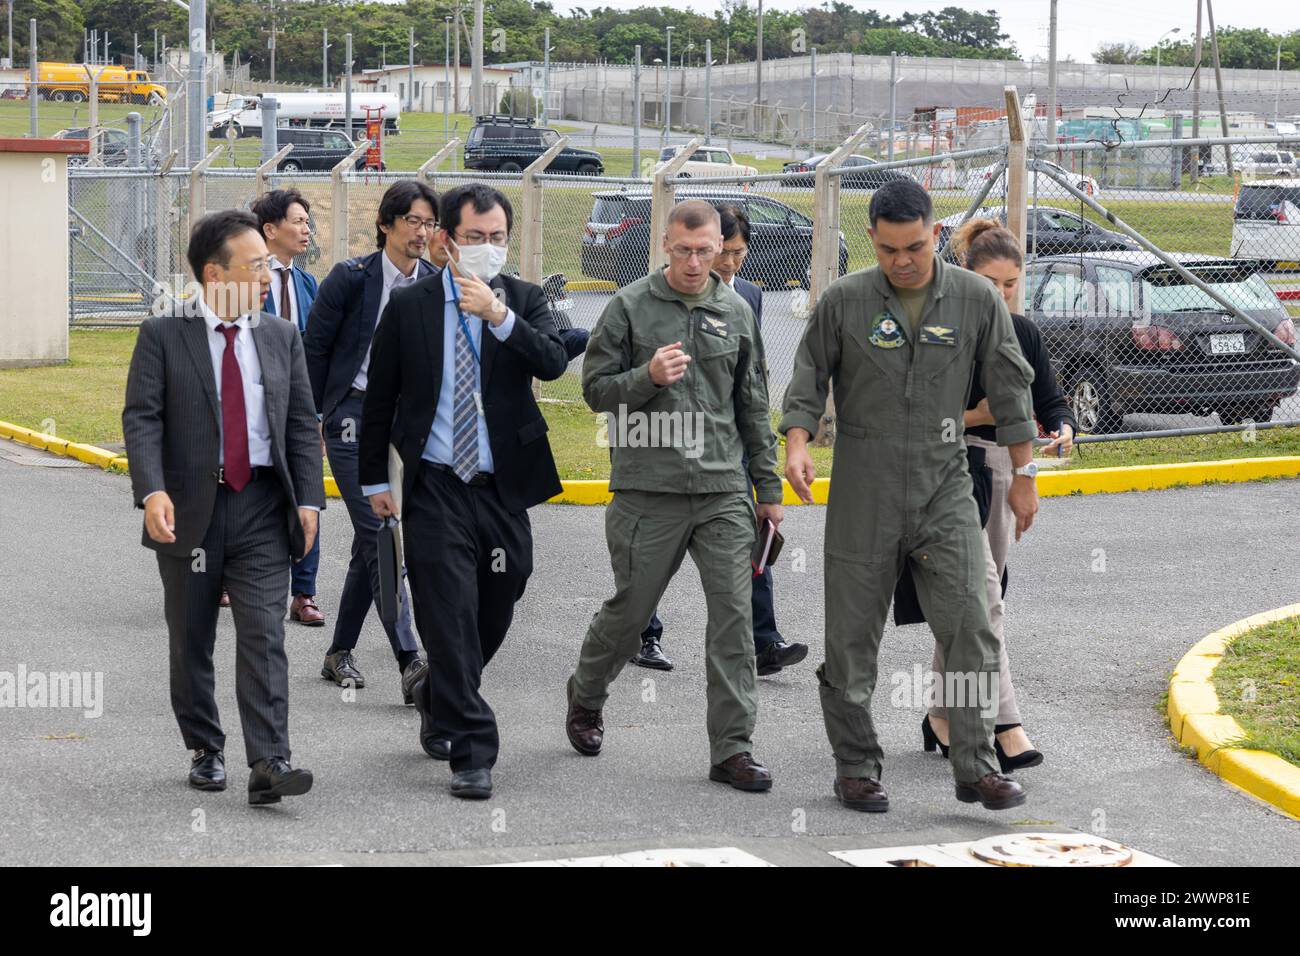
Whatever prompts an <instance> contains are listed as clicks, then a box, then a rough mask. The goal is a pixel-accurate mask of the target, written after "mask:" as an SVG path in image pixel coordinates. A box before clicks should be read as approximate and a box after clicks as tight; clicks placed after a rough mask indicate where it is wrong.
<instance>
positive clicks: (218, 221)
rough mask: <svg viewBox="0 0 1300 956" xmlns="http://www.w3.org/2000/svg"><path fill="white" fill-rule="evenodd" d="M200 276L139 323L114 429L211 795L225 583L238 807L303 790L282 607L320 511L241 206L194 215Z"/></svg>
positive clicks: (188, 727)
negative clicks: (240, 757)
mask: <svg viewBox="0 0 1300 956" xmlns="http://www.w3.org/2000/svg"><path fill="white" fill-rule="evenodd" d="M187 255H188V258H189V262H190V267H191V269H193V271H194V276H195V278H196V279H197V280H198V282H199V283H201V285H200V286H195V287H192V288H193V289H194V295H192V296H191V297H190V298H189V299H188V301H187V302H186V304H185V306H184V307H182V309H181V310H180V312H179V314H175V315H166V316H155V317H153V318H149V319H146V320H145V321H144V323H143V324H142V325H141V326H140V333H139V338H138V339H137V340H136V346H135V352H134V354H133V355H132V356H131V368H130V371H129V373H128V374H127V382H126V402H125V407H124V408H123V409H122V431H123V434H124V435H125V436H126V452H127V458H128V459H129V461H130V467H131V487H132V492H133V494H134V498H135V504H136V507H138V508H143V509H144V512H145V518H144V535H143V543H144V545H145V547H147V548H150V549H152V550H153V551H155V552H157V556H158V570H159V573H160V574H161V576H162V582H163V597H164V608H165V615H166V618H167V632H168V636H169V641H170V654H171V699H172V710H173V711H174V712H175V714H176V719H177V722H178V723H179V724H180V729H181V736H182V738H183V739H184V741H185V746H186V747H188V748H189V749H191V750H193V751H194V757H193V759H192V761H191V766H190V775H189V783H190V786H191V787H194V788H196V789H199V790H224V789H225V788H226V772H225V756H224V749H225V741H226V737H225V733H224V732H223V731H222V729H221V723H220V719H219V717H218V714H217V704H216V699H215V696H214V674H213V661H212V654H213V647H214V644H215V642H216V625H217V615H218V607H217V602H218V598H219V597H220V595H221V590H222V585H223V582H224V585H225V588H226V590H227V591H228V592H229V594H230V603H231V609H232V611H233V613H234V621H235V634H236V650H235V654H236V657H235V693H236V697H237V699H238V701H239V719H240V723H241V724H242V726H243V730H244V747H245V749H246V751H247V757H248V764H249V766H250V767H251V768H252V773H251V775H250V777H249V781H248V801H249V803H251V804H254V805H257V804H267V803H278V802H279V801H280V798H281V797H284V796H293V795H297V794H303V793H306V792H307V791H308V790H309V789H311V785H312V776H311V772H310V771H309V770H303V769H301V768H300V769H297V770H295V769H293V768H292V767H291V766H290V765H289V756H290V753H289V719H288V710H289V668H288V661H287V659H286V657H285V653H284V616H285V605H286V602H287V597H286V595H287V594H288V590H289V561H290V556H293V557H302V556H303V555H304V554H306V553H307V552H308V551H309V550H310V549H311V544H312V541H313V540H314V539H315V537H316V529H317V519H318V516H319V514H318V513H319V511H320V509H321V508H323V507H324V506H325V489H324V486H323V484H322V481H321V454H320V438H319V435H318V433H317V428H316V415H315V407H314V406H313V404H312V398H311V387H310V385H309V384H308V382H307V366H306V363H305V362H304V361H303V352H302V343H301V341H300V339H299V337H298V330H297V329H296V328H294V327H293V326H292V325H290V324H289V323H288V322H284V321H282V320H281V319H279V318H277V317H276V316H273V315H268V314H266V313H264V312H262V311H261V302H262V300H263V298H264V297H265V292H266V288H267V286H268V285H269V283H270V269H269V265H268V253H267V249H266V243H265V241H264V240H263V239H262V234H261V232H260V230H259V229H258V226H257V219H256V218H255V217H253V216H252V215H251V214H249V213H246V212H238V211H234V210H231V211H228V212H219V213H213V214H211V215H208V216H204V217H203V218H202V219H200V220H199V221H198V222H197V223H195V226H194V230H193V232H192V233H191V234H190V243H189V250H188V253H187Z"/></svg>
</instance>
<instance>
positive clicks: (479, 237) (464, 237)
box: [456, 230, 510, 246]
mask: <svg viewBox="0 0 1300 956" xmlns="http://www.w3.org/2000/svg"><path fill="white" fill-rule="evenodd" d="M456 241H457V242H458V243H461V244H463V245H466V246H481V245H483V243H485V242H490V243H492V245H494V246H504V245H507V244H509V242H510V234H509V233H505V232H494V233H492V234H491V235H485V234H484V233H481V232H478V231H477V230H476V231H473V232H462V233H457V236H456Z"/></svg>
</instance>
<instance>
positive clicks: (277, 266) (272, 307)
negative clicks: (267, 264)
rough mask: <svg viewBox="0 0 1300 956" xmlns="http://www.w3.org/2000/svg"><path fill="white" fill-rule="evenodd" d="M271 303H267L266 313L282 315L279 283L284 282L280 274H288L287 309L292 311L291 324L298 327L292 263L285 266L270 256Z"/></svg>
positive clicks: (296, 298) (296, 291)
mask: <svg viewBox="0 0 1300 956" xmlns="http://www.w3.org/2000/svg"><path fill="white" fill-rule="evenodd" d="M270 259H271V301H270V302H268V303H267V306H268V308H267V310H266V311H267V312H273V313H275V314H276V315H280V316H282V315H284V309H283V308H281V302H280V283H282V282H283V281H284V280H283V279H282V278H280V276H281V273H285V272H287V273H288V274H289V308H291V309H292V310H293V322H294V324H295V325H298V324H299V322H298V290H297V289H295V288H294V281H293V262H292V261H290V262H289V264H288V265H285V264H284V263H283V262H281V261H280V260H279V259H277V258H276V257H275V256H271V257H270Z"/></svg>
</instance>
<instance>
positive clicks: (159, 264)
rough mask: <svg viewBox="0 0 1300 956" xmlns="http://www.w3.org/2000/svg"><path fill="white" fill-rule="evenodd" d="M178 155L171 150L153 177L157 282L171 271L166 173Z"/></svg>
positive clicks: (168, 198) (155, 271) (170, 235)
mask: <svg viewBox="0 0 1300 956" xmlns="http://www.w3.org/2000/svg"><path fill="white" fill-rule="evenodd" d="M178 157H179V153H177V152H176V151H174V150H173V151H172V152H171V153H170V154H168V156H167V157H166V158H165V159H164V160H163V162H162V165H161V166H160V167H159V168H158V175H157V176H155V177H154V200H153V208H154V221H153V227H154V240H153V254H154V270H153V272H154V277H155V278H156V279H157V280H158V281H159V282H165V281H166V277H167V276H170V275H171V273H172V256H171V245H172V243H171V237H172V207H173V204H172V198H171V188H170V187H169V186H168V180H167V174H168V173H170V172H171V169H172V164H174V163H175V162H176V160H177V158H178Z"/></svg>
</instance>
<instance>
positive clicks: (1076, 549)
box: [0, 443, 1300, 865]
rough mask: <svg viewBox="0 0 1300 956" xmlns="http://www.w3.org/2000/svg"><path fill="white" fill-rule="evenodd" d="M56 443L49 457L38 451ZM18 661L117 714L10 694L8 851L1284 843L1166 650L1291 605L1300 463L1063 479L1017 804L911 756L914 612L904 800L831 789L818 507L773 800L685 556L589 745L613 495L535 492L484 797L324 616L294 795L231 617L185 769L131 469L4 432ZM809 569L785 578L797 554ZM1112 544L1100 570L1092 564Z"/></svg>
mask: <svg viewBox="0 0 1300 956" xmlns="http://www.w3.org/2000/svg"><path fill="white" fill-rule="evenodd" d="M50 461H59V462H60V463H59V464H58V465H57V466H55V467H47V464H46V463H47V462H50ZM0 485H2V486H3V488H4V490H5V493H4V495H3V497H2V498H0V529H2V530H3V540H4V545H5V546H4V548H3V549H0V622H3V623H0V671H9V672H15V671H16V670H17V668H18V667H19V666H20V665H21V666H24V667H25V668H26V670H27V671H28V672H37V671H41V672H51V671H72V670H77V671H91V672H95V671H99V672H103V675H104V676H103V681H104V684H103V690H104V698H105V701H104V707H103V715H102V716H100V717H98V718H87V717H85V716H83V714H82V712H81V711H80V710H72V709H57V708H56V709H48V708H47V709H31V708H15V709H9V708H4V709H0V802H2V803H3V805H4V806H5V808H6V811H5V813H4V814H3V815H0V863H4V864H73V863H79V864H106V863H157V862H192V863H210V862H225V863H233V862H250V863H251V862H256V863H322V862H341V863H366V862H384V863H407V862H409V863H429V862H434V863H452V862H455V863H477V862H505V861H512V860H523V859H549V858H556V857H568V856H589V855H594V854H597V853H603V852H621V851H626V850H631V849H645V848H651V847H666V846H667V847H691V846H696V847H698V846H713V847H722V846H729V847H738V848H741V849H743V850H747V851H748V852H750V853H753V854H754V855H756V856H758V857H760V858H762V859H765V860H767V861H769V862H773V863H787V864H789V863H818V862H820V863H826V864H833V863H836V862H837V861H836V860H835V859H834V858H832V857H830V856H829V854H828V852H827V851H828V850H831V849H854V848H865V847H872V846H899V845H909V844H918V843H932V842H940V841H955V840H965V839H974V838H978V837H982V836H987V835H991V834H996V833H1004V832H1010V831H1014V830H1018V829H1035V830H1053V829H1066V828H1068V829H1077V830H1081V831H1085V832H1089V833H1095V834H1098V835H1101V836H1105V837H1107V838H1109V839H1112V840H1116V841H1118V842H1121V843H1126V844H1129V845H1131V846H1133V847H1134V848H1136V849H1138V850H1142V851H1145V852H1148V853H1152V854H1155V855H1156V856H1159V857H1163V858H1166V859H1169V860H1172V861H1174V862H1177V863H1184V864H1202V865H1218V864H1269V865H1284V864H1290V863H1293V862H1294V861H1295V859H1297V857H1300V826H1298V825H1297V824H1296V823H1295V822H1293V821H1290V820H1287V819H1285V818H1283V817H1281V816H1280V815H1278V814H1276V813H1274V812H1272V811H1271V810H1269V809H1266V808H1265V807H1263V806H1262V805H1261V804H1259V803H1257V802H1255V801H1253V800H1252V799H1250V798H1248V797H1246V796H1244V795H1242V794H1240V793H1238V792H1236V791H1234V790H1232V789H1230V788H1229V787H1227V786H1226V785H1225V784H1223V783H1222V782H1221V781H1220V780H1219V779H1218V778H1216V777H1214V776H1213V775H1212V774H1210V773H1208V772H1207V771H1206V770H1205V769H1204V768H1202V767H1200V766H1199V765H1198V764H1196V763H1195V762H1194V761H1193V760H1190V759H1188V758H1187V757H1185V756H1183V755H1182V754H1180V753H1179V752H1178V751H1177V750H1176V749H1175V748H1174V747H1173V745H1172V742H1171V740H1170V738H1169V735H1168V733H1167V731H1166V729H1165V727H1164V718H1163V716H1162V714H1161V713H1160V712H1159V704H1160V697H1161V693H1162V691H1163V690H1164V689H1165V687H1166V684H1167V680H1168V675H1169V671H1170V670H1171V668H1172V667H1173V665H1174V663H1176V662H1177V661H1178V659H1179V658H1180V657H1181V656H1182V654H1183V653H1184V652H1185V651H1186V650H1187V648H1188V647H1190V646H1191V644H1193V643H1194V642H1195V641H1196V640H1197V639H1198V638H1200V637H1201V636H1203V635H1204V634H1206V633H1208V632H1209V631H1212V630H1214V629H1215V628H1217V627H1219V626H1221V625H1222V624H1224V623H1227V622H1229V621H1233V620H1236V619H1238V618H1241V617H1244V616H1246V615H1248V614H1251V613H1254V612H1256V611H1260V610H1264V609H1268V608H1273V607H1278V606H1281V605H1284V604H1289V603H1294V602H1295V600H1296V596H1295V595H1296V575H1297V566H1296V559H1295V538H1296V532H1297V530H1298V529H1300V494H1297V492H1300V483H1297V482H1294V481H1278V482H1270V483H1257V484H1249V485H1232V486H1214V487H1207V488H1197V489H1185V490H1177V491H1166V492H1151V493H1143V494H1127V495H1104V496H1089V497H1087V498H1082V497H1081V498H1057V499H1051V500H1048V501H1045V502H1044V508H1043V511H1042V513H1041V515H1040V518H1039V522H1038V524H1037V525H1036V526H1035V528H1034V529H1033V530H1032V531H1031V533H1030V534H1029V536H1028V537H1027V538H1026V539H1025V540H1024V541H1023V542H1022V543H1021V544H1020V545H1017V546H1016V547H1015V548H1014V549H1013V551H1012V560H1011V565H1010V574H1011V585H1010V591H1009V596H1008V607H1009V617H1008V621H1009V624H1008V636H1009V640H1010V642H1011V648H1010V650H1011V654H1012V659H1013V668H1014V671H1013V672H1014V674H1015V676H1016V685H1017V689H1018V692H1019V696H1020V701H1021V707H1022V710H1023V712H1024V715H1025V722H1026V727H1027V728H1028V730H1029V731H1030V733H1031V735H1032V737H1033V740H1034V742H1035V745H1036V746H1037V747H1038V748H1039V749H1040V750H1042V751H1043V752H1044V754H1045V755H1046V761H1045V763H1044V764H1043V765H1042V766H1041V767H1038V768H1034V769H1031V770H1028V771H1024V772H1022V773H1021V774H1020V778H1021V779H1022V780H1023V782H1024V783H1025V785H1026V787H1027V789H1028V790H1029V802H1028V804H1027V805H1026V806H1025V807H1023V808H1019V809H1017V810H1013V811H1010V812H1007V813H1000V814H995V813H990V812H987V811H984V810H982V809H979V808H978V807H976V808H974V809H972V808H971V807H969V806H967V805H963V804H959V803H957V802H956V800H955V799H954V797H953V788H952V779H951V773H950V771H949V768H948V765H947V763H946V762H945V761H943V760H941V759H939V758H938V757H937V756H935V755H933V754H924V753H922V752H921V749H920V730H919V726H918V725H919V723H920V719H921V714H922V710H921V707H920V706H919V704H911V703H910V702H908V701H902V702H899V703H901V704H902V705H901V706H900V705H899V703H895V702H893V701H891V694H892V693H893V692H894V686H893V685H891V678H893V677H895V676H897V678H898V679H899V680H900V681H906V682H907V683H909V684H910V681H911V675H912V673H913V670H914V668H915V667H917V666H921V667H924V666H928V662H929V659H930V639H929V633H928V631H927V630H926V629H924V628H917V627H912V628H905V629H893V628H891V629H890V630H889V631H887V632H886V635H885V641H884V651H883V654H882V660H881V666H880V673H881V685H880V689H879V692H878V695H877V699H876V706H875V713H876V715H877V717H878V722H879V726H880V730H881V736H882V739H883V741H884V744H885V747H886V751H887V755H886V767H885V776H884V782H885V784H886V786H887V787H888V788H889V792H890V797H891V801H892V805H893V809H891V810H890V812H889V813H887V814H884V815H881V816H876V815H865V814H857V813H853V812H851V811H848V810H845V809H843V808H841V807H840V806H839V805H838V804H837V803H836V801H835V799H834V797H833V796H832V795H831V792H830V784H831V778H832V764H831V760H830V752H829V747H828V745H827V742H826V738H825V733H824V730H823V727H822V722H821V715H820V711H819V708H818V704H817V692H816V681H815V678H814V676H813V668H814V667H815V666H816V664H817V663H818V662H819V661H820V659H821V657H822V653H821V650H820V644H821V633H822V606H823V605H822V593H821V590H822V581H821V539H822V526H823V522H824V520H825V510H824V509H822V508H791V509H788V510H787V516H788V517H787V521H786V525H785V527H784V529H783V530H784V531H785V535H786V539H787V546H786V552H787V553H786V555H783V557H782V566H781V568H780V569H779V570H778V573H777V583H776V591H777V615H778V622H779V624H780V625H781V628H782V630H783V631H784V633H785V635H786V637H787V638H788V639H791V640H802V641H805V642H808V643H810V644H812V645H813V651H812V653H811V654H810V655H809V659H808V660H807V661H806V662H804V663H803V664H802V665H799V666H798V667H795V668H793V669H791V670H790V671H788V672H784V673H782V674H779V675H776V676H774V677H771V678H764V679H761V680H760V685H761V699H762V711H761V714H760V718H759V724H758V732H757V735H756V738H755V742H756V756H757V757H758V758H759V759H760V760H762V761H763V762H765V763H767V765H768V766H769V767H771V768H772V771H773V773H774V775H775V779H776V786H775V788H774V789H773V790H772V791H771V792H770V793H768V794H757V795H756V794H744V793H740V792H737V791H733V790H731V789H729V788H727V787H724V786H722V785H719V784H714V783H710V782H709V781H708V780H707V779H706V777H705V775H706V773H707V770H708V762H707V761H708V747H707V741H706V739H705V734H704V726H703V725H704V663H703V659H702V658H703V654H702V628H703V622H704V608H703V596H702V594H701V592H700V586H699V582H698V577H697V576H696V575H695V573H694V569H693V567H692V566H691V564H690V562H689V561H687V562H686V564H685V565H684V567H683V571H682V573H681V574H680V575H679V576H678V579H677V580H676V581H675V582H674V583H673V584H672V586H671V587H670V590H669V592H668V594H667V595H666V596H665V599H664V601H663V604H662V612H663V617H664V620H665V622H666V636H665V649H666V651H667V653H668V654H669V655H670V656H671V657H672V658H673V659H674V660H675V661H676V663H677V669H676V670H674V671H673V672H671V673H668V674H661V673H658V672H652V671H644V670H640V669H637V668H629V669H628V670H627V671H625V672H624V675H623V677H622V678H621V679H620V681H619V683H618V684H617V685H616V686H615V689H614V692H613V695H612V697H611V699H610V702H609V704H608V707H607V710H606V728H607V734H606V745H605V752H604V753H603V754H602V755H601V756H600V757H599V758H596V759H586V758H582V757H579V756H578V755H577V754H576V753H574V752H573V751H572V750H571V749H570V747H569V745H568V743H567V741H566V740H565V737H564V731H563V718H564V694H563V685H564V680H565V678H566V677H567V675H568V673H569V671H570V669H571V668H572V666H573V663H574V660H575V658H576V655H577V650H578V646H579V644H580V642H581V640H582V636H583V633H584V631H585V628H586V625H587V623H588V621H589V620H590V617H591V615H592V614H593V613H594V611H595V610H596V608H597V607H598V605H599V603H600V601H601V600H602V599H603V598H604V597H606V596H607V595H608V594H609V593H610V590H611V587H612V577H611V574H610V570H609V564H608V559H607V556H606V553H605V548H604V532H603V509H601V508H581V507H565V506H546V507H542V508H538V509H535V510H534V511H533V512H532V522H533V530H534V535H535V538H536V552H535V564H536V571H535V573H534V575H533V578H532V580H531V582H530V583H529V587H528V592H527V594H526V595H525V596H524V599H523V601H522V603H521V604H520V605H519V607H518V609H517V614H516V624H515V627H514V629H513V630H512V632H511V635H510V637H509V639H508V640H507V643H506V646H505V647H504V649H503V650H502V652H501V654H500V655H499V656H498V658H497V660H496V661H494V662H493V664H492V665H491V667H490V668H489V670H488V672H487V674H486V679H485V685H484V686H485V693H486V695H487V697H488V699H489V700H490V701H491V703H492V705H493V707H494V708H495V710H496V712H497V714H498V717H499V719H500V722H501V728H502V751H501V760H500V762H499V764H498V765H497V769H496V772H495V773H494V779H495V783H496V788H497V789H496V794H495V796H494V797H493V799H491V800H489V801H486V802H483V803H466V802H462V801H458V800H455V799H453V798H452V797H450V796H449V795H448V794H447V792H446V783H447V779H448V770H447V766H446V765H445V764H441V763H435V762H434V761H431V760H429V759H428V758H426V757H425V756H424V755H423V754H422V752H421V751H420V749H419V746H418V743H417V741H416V730H417V726H418V718H417V717H416V715H415V713H414V712H413V711H411V710H408V709H406V708H403V707H402V706H401V704H400V701H401V697H400V692H399V689H398V683H397V679H398V675H397V670H396V667H395V665H394V664H393V662H392V660H391V658H390V656H389V651H388V648H387V642H386V641H385V640H384V639H383V637H382V634H381V632H380V631H379V629H378V627H377V626H375V625H374V624H372V625H371V626H370V627H369V628H368V629H367V632H366V634H365V636H364V637H363V638H362V642H361V646H360V652H359V660H360V663H361V666H362V669H363V670H364V672H365V675H366V677H367V681H368V686H367V687H366V688H365V689H364V690H361V691H359V692H357V694H356V698H357V699H356V701H355V702H345V700H344V699H343V693H342V691H341V690H340V689H339V688H337V687H334V686H333V685H331V684H327V683H325V682H323V681H321V680H320V678H319V676H318V674H319V667H320V662H321V657H322V656H323V654H324V651H325V648H326V646H327V645H328V642H329V637H330V628H329V627H327V628H325V629H307V628H302V627H299V626H296V625H290V626H289V630H288V649H289V660H290V680H291V687H290V694H291V698H290V700H291V710H290V714H291V728H292V734H293V742H294V762H295V764H300V765H302V766H306V767H309V768H311V769H312V770H313V771H314V773H315V774H316V780H317V783H316V787H315V789H314V790H313V791H312V792H311V794H309V795H308V796H306V797H302V798H296V799H289V800H286V801H285V802H284V803H283V804H281V805H280V806H279V807H276V808H267V809H263V810H254V809H252V808H249V807H248V806H247V802H246V797H245V795H244V793H243V791H244V788H245V784H246V776H245V771H244V767H243V745H242V739H241V736H240V731H239V724H238V714H237V711H236V708H235V704H234V687H233V672H234V668H233V656H234V655H233V629H232V628H231V625H230V618H229V613H228V612H226V613H225V614H224V615H223V620H222V625H221V634H220V640H219V643H218V692H219V701H220V704H221V707H222V714H223V720H224V721H225V724H226V731H227V735H228V738H229V741H228V747H227V753H228V758H229V759H228V768H229V770H230V772H231V785H230V789H229V790H227V791H226V792H225V793H223V794H200V793H196V792H194V791H191V790H189V789H187V788H186V786H185V785H184V776H185V771H186V769H187V767H188V757H187V754H186V752H185V751H184V749H183V747H182V744H181V741H180V736H179V733H178V731H177V729H176V726H175V722H174V720H173V717H172V714H171V709H170V704H169V698H168V689H167V653H166V634H165V631H164V628H163V622H162V610H161V601H162V589H161V585H160V583H159V580H158V574H157V568H156V564H155V562H154V559H153V555H152V554H151V553H149V552H147V551H146V550H145V549H144V548H142V547H141V546H140V545H139V537H140V513H139V512H137V511H133V510H132V509H131V507H130V490H129V485H128V482H127V480H126V479H124V478H122V477H121V476H115V475H111V474H106V473H104V472H101V471H99V470H98V469H94V468H89V467H79V466H69V465H68V464H67V463H66V462H64V461H61V460H55V459H51V458H50V457H49V456H45V455H43V454H41V453H36V452H32V451H31V450H30V449H24V448H21V447H20V446H15V445H13V444H11V443H0ZM323 527H324V531H323V534H324V546H325V550H324V555H323V561H322V570H321V581H320V601H321V605H322V607H323V608H324V610H325V612H326V614H327V615H329V616H330V619H331V621H332V619H333V611H334V608H335V607H336V605H337V596H338V592H339V588H340V586H341V583H342V575H343V570H344V567H345V564H346V559H347V553H348V552H347V548H348V541H349V539H350V534H351V529H350V527H349V526H348V523H347V518H346V514H345V512H344V510H343V508H342V507H339V506H338V503H337V502H332V503H331V506H330V508H329V509H327V511H326V512H325V514H324V516H323ZM800 548H802V549H804V551H805V553H806V557H807V570H806V572H803V573H800V572H796V571H792V570H791V565H790V561H791V560H793V558H794V557H795V554H796V551H797V549H800ZM1103 563H1104V570H1094V569H1096V568H1100V567H1101V566H1102V565H1103Z"/></svg>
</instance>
